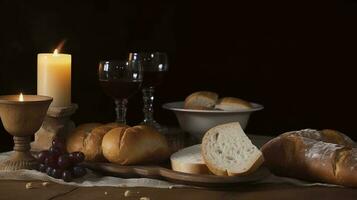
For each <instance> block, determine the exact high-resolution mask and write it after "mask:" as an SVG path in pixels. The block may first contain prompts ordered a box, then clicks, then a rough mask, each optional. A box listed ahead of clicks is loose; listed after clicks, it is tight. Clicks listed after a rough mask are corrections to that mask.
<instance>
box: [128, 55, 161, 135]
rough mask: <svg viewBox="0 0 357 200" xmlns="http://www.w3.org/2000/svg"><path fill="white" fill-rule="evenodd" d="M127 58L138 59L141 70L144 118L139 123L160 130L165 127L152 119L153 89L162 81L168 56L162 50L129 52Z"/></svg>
mask: <svg viewBox="0 0 357 200" xmlns="http://www.w3.org/2000/svg"><path fill="white" fill-rule="evenodd" d="M129 60H139V61H140V63H141V65H142V70H143V75H144V76H143V85H142V92H143V102H144V108H143V112H144V120H143V122H142V123H141V124H145V125H149V126H152V127H154V128H156V129H157V130H159V131H160V132H162V133H164V132H166V128H165V127H164V126H161V125H160V124H159V123H157V122H156V121H155V119H154V107H153V104H154V91H155V87H157V86H159V85H160V84H161V83H162V82H163V81H164V77H165V75H166V73H167V71H168V56H167V54H166V53H164V52H138V53H130V54H129Z"/></svg>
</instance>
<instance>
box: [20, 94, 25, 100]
mask: <svg viewBox="0 0 357 200" xmlns="http://www.w3.org/2000/svg"><path fill="white" fill-rule="evenodd" d="M19 101H24V95H22V93H20V95H19Z"/></svg>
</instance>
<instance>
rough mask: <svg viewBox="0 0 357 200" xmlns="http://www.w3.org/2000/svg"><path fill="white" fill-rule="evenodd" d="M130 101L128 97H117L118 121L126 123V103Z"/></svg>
mask: <svg viewBox="0 0 357 200" xmlns="http://www.w3.org/2000/svg"><path fill="white" fill-rule="evenodd" d="M127 103H128V100H127V99H116V100H115V105H116V108H115V112H116V115H117V119H116V122H118V123H121V124H126V104H127Z"/></svg>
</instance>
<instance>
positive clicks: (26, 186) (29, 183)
mask: <svg viewBox="0 0 357 200" xmlns="http://www.w3.org/2000/svg"><path fill="white" fill-rule="evenodd" d="M25 188H26V189H27V190H28V189H32V188H33V185H32V183H31V182H28V183H26V185H25Z"/></svg>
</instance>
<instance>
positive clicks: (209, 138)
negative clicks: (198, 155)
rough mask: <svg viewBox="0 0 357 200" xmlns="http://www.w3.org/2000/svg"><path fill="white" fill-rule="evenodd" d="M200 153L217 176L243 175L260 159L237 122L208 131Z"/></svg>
mask: <svg viewBox="0 0 357 200" xmlns="http://www.w3.org/2000/svg"><path fill="white" fill-rule="evenodd" d="M202 153H203V157H204V160H205V162H206V164H207V165H208V167H209V169H210V170H211V171H213V173H215V171H216V173H215V174H219V175H229V174H237V175H239V174H245V173H247V172H248V171H250V170H251V169H252V168H256V167H254V165H255V164H256V163H257V162H260V160H261V159H262V153H261V152H260V150H259V149H258V148H257V147H256V146H254V145H253V144H252V142H251V141H250V139H249V138H248V137H247V136H246V134H245V133H244V132H243V130H242V128H241V127H240V125H239V123H238V122H234V123H228V124H224V125H219V126H216V127H214V128H212V129H210V130H209V131H208V132H207V133H206V134H205V136H204V138H203V143H202ZM257 164H258V165H260V164H261V163H257Z"/></svg>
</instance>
